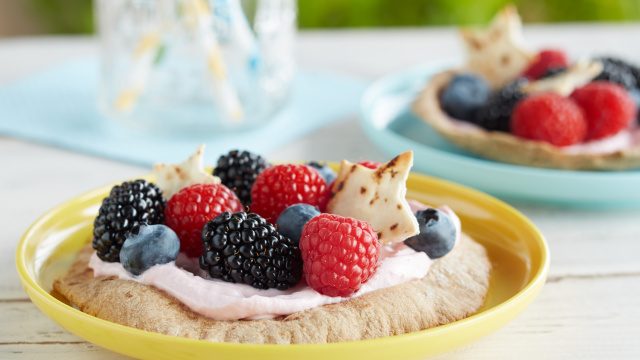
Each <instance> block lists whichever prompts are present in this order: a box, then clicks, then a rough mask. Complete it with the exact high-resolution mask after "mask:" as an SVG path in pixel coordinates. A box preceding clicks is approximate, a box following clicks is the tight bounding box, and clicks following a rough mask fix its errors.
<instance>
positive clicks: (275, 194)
mask: <svg viewBox="0 0 640 360" xmlns="http://www.w3.org/2000/svg"><path fill="white" fill-rule="evenodd" d="M251 199H252V201H253V203H252V205H251V211H253V212H255V213H257V214H260V215H261V216H262V217H264V218H265V219H267V221H269V222H270V223H275V222H276V221H277V220H278V216H280V213H281V212H282V211H283V210H284V209H286V208H287V207H289V206H291V205H293V204H299V203H303V204H309V205H312V206H317V207H318V208H320V209H323V208H324V207H325V206H326V203H327V201H329V192H328V191H327V183H326V182H325V181H324V179H323V178H322V176H321V175H320V173H318V172H317V171H316V170H314V169H313V168H311V167H309V166H307V165H294V164H289V165H276V166H272V167H270V168H267V169H266V170H264V171H263V172H261V173H260V175H258V178H257V179H256V181H255V183H254V184H253V187H252V188H251Z"/></svg>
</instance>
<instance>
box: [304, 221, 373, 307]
mask: <svg viewBox="0 0 640 360" xmlns="http://www.w3.org/2000/svg"><path fill="white" fill-rule="evenodd" d="M300 251H301V253H302V263H303V272H304V276H305V279H306V281H307V284H308V285H309V286H311V288H313V289H314V290H316V291H317V292H319V293H321V294H324V295H328V296H343V297H344V296H349V295H351V294H353V293H354V292H356V291H358V289H360V286H361V285H362V284H364V283H366V282H367V281H368V280H369V278H371V276H373V274H374V273H375V272H376V270H377V268H378V256H379V253H380V243H379V242H378V237H377V236H376V233H375V232H374V231H373V229H372V228H371V226H369V224H367V223H366V222H364V221H361V220H356V219H352V218H346V217H342V216H338V215H333V214H320V215H318V216H316V217H314V218H313V219H311V220H310V221H309V222H308V223H307V224H306V225H305V226H304V228H303V229H302V236H301V237H300Z"/></svg>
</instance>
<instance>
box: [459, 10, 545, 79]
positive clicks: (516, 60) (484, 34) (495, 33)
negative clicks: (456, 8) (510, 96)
mask: <svg viewBox="0 0 640 360" xmlns="http://www.w3.org/2000/svg"><path fill="white" fill-rule="evenodd" d="M460 35H461V36H462V40H463V42H464V45H465V47H466V49H467V64H466V66H465V68H466V70H468V71H470V72H473V73H477V74H480V75H482V76H483V77H484V78H485V79H486V80H487V81H488V82H489V83H490V84H491V86H492V87H494V88H498V87H501V86H503V85H505V84H507V83H508V82H510V81H511V80H513V79H515V78H516V77H517V76H518V75H520V74H521V73H522V72H523V71H524V70H525V69H526V67H527V66H528V65H529V63H530V62H531V60H532V59H533V57H534V55H533V53H531V52H530V51H529V50H527V49H526V47H525V46H524V39H523V36H522V21H521V20H520V16H519V15H518V11H517V10H516V8H515V6H512V5H510V6H507V7H505V8H504V9H502V11H500V12H499V13H498V14H497V15H496V16H495V17H494V18H493V20H492V22H491V24H490V25H489V26H488V27H487V28H486V29H462V30H461V31H460Z"/></svg>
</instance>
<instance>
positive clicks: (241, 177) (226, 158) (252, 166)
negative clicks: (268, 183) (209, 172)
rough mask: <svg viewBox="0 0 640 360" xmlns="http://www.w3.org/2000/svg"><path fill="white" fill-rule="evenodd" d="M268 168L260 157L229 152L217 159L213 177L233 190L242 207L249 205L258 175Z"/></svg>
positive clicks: (249, 153)
mask: <svg viewBox="0 0 640 360" xmlns="http://www.w3.org/2000/svg"><path fill="white" fill-rule="evenodd" d="M268 166H269V164H268V163H267V161H266V160H265V159H264V158H262V156H260V155H256V154H253V153H251V152H249V151H240V150H231V151H229V153H228V154H227V155H222V156H220V158H219V159H218V164H217V165H216V168H215V169H214V170H213V175H215V176H217V177H219V178H220V180H221V181H222V183H223V184H224V185H225V186H226V187H228V188H229V189H231V190H233V191H234V192H235V193H236V195H237V196H238V198H239V199H240V201H241V202H242V204H243V205H245V206H248V205H250V204H251V187H252V186H253V183H254V182H255V181H256V178H257V177H258V174H260V173H261V172H262V170H264V169H266V168H267V167H268Z"/></svg>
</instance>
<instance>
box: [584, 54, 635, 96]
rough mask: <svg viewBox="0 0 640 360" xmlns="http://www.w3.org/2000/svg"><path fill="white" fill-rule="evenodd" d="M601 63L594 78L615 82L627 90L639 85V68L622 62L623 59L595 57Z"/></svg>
mask: <svg viewBox="0 0 640 360" xmlns="http://www.w3.org/2000/svg"><path fill="white" fill-rule="evenodd" d="M596 60H598V61H600V62H601V63H602V71H601V72H600V74H598V76H597V77H596V78H595V79H594V80H603V81H610V82H612V83H616V84H618V85H620V86H622V87H624V88H625V89H627V90H631V89H633V88H636V87H638V86H640V83H638V81H640V79H639V76H640V69H638V68H637V67H635V66H633V65H631V64H628V63H626V62H624V61H623V60H620V59H616V58H611V57H602V58H598V59H596Z"/></svg>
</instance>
